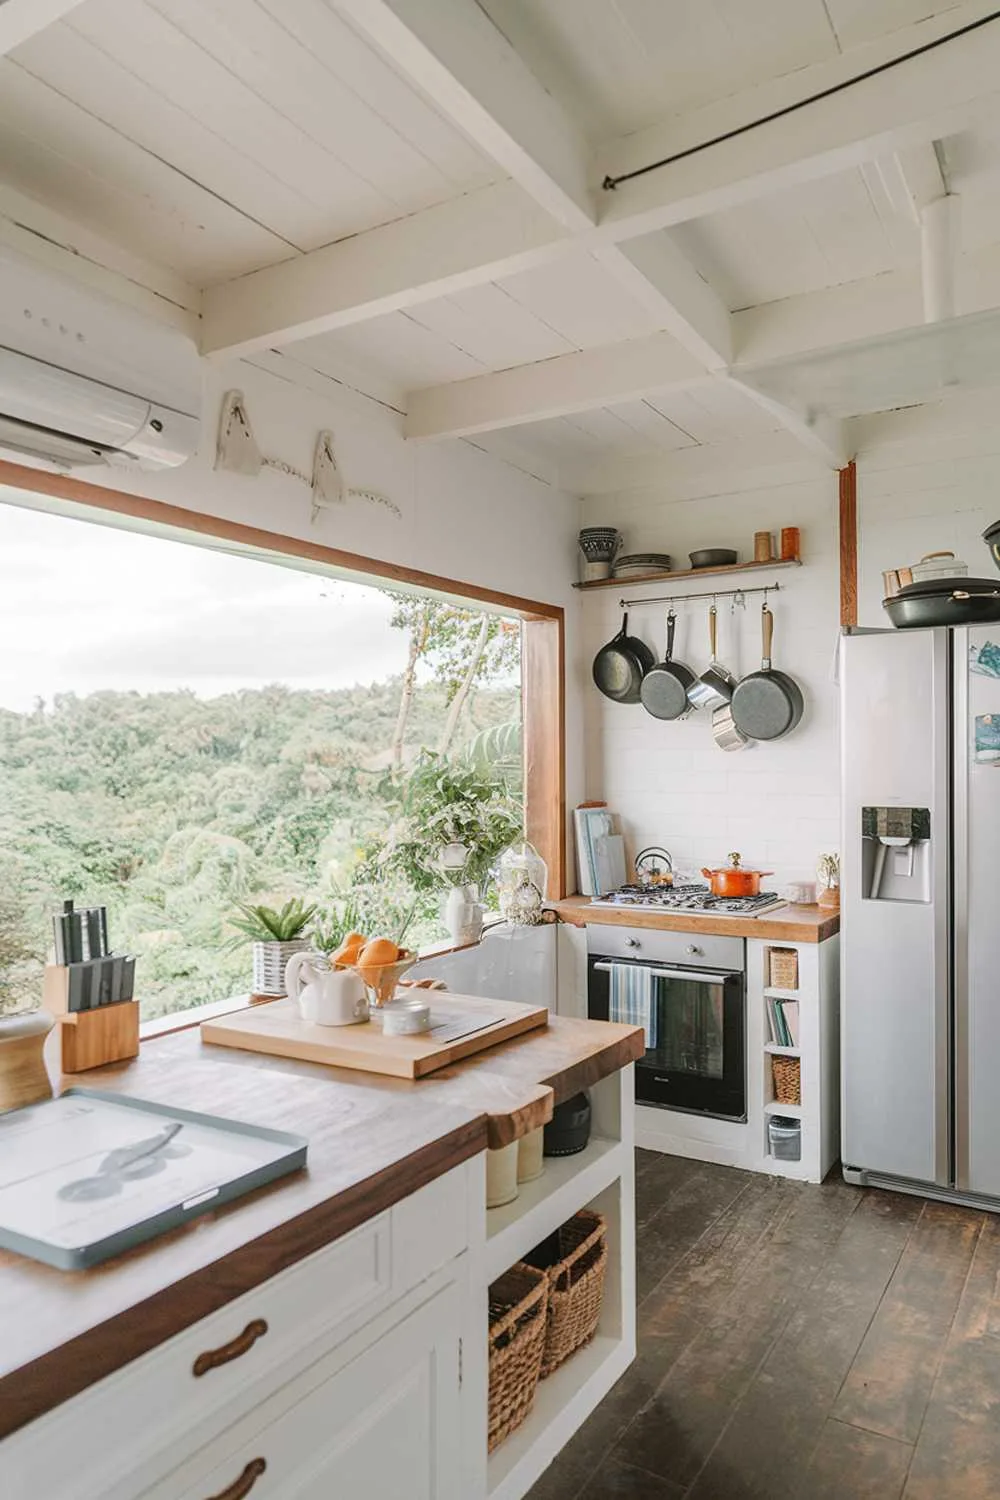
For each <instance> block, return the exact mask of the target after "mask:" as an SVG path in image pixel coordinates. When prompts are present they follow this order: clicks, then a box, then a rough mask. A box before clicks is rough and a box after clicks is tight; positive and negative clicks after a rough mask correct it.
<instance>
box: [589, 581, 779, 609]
mask: <svg viewBox="0 0 1000 1500" xmlns="http://www.w3.org/2000/svg"><path fill="white" fill-rule="evenodd" d="M780 592H781V584H780V583H766V584H764V585H763V586H762V587H757V588H753V589H709V591H708V592H707V593H705V594H657V596H656V598H655V599H619V601H618V608H619V609H638V607H639V605H640V604H687V602H688V600H689V599H745V598H746V597H747V595H748V594H764V595H767V594H778V593H780Z"/></svg>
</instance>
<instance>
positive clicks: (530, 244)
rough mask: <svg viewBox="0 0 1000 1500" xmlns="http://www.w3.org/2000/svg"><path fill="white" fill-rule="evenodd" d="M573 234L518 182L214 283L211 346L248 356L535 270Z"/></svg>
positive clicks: (206, 339) (208, 315) (215, 351)
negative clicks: (557, 224)
mask: <svg viewBox="0 0 1000 1500" xmlns="http://www.w3.org/2000/svg"><path fill="white" fill-rule="evenodd" d="M564 236H565V231H563V230H559V229H558V228H557V227H556V226H555V225H553V223H552V220H551V219H550V218H549V216H548V214H546V213H545V212H543V210H542V209H540V208H538V206H537V205H536V204H535V203H533V202H532V201H531V199H530V198H527V197H526V196H525V194H524V193H523V192H522V191H521V189H520V188H519V187H518V186H517V184H516V183H513V182H502V183H497V184H496V185H495V186H492V187H485V188H479V189H478V190H477V191H476V192H473V193H465V194H464V195H463V196H462V197H461V198H452V199H449V200H448V202H446V203H438V204H435V205H434V206H433V207H432V208H425V209H423V210H421V212H420V213H416V214H410V215H409V216H408V217H407V218H405V219H395V220H394V221H393V222H392V223H391V224H383V225H380V226H379V228H377V229H369V230H367V231H366V232H365V233H364V234H356V235H353V236H352V237H351V238H350V239H345V240H338V241H337V242H336V243H335V244H332V245H324V246H323V247H322V248H321V249H319V250H311V251H309V253H308V254H306V255H299V256H296V257H295V258H294V259H293V260H288V261H283V262H282V263H281V264H280V265H277V266H267V267H265V268H264V269H263V270H261V271H252V272H251V273H250V274H249V275H247V276H241V277H238V278H237V279H236V280H235V281H227V282H224V283H222V284H221V285H219V286H214V287H209V288H207V289H206V291H205V293H204V298H203V314H204V325H203V333H202V345H201V348H202V353H203V354H209V355H224V354H225V355H234V354H248V353H251V352H252V351H253V350H255V349H264V348H268V347H270V346H272V345H275V344H287V343H292V342H294V341H295V340H296V339H304V338H310V337H311V336H312V335H313V334H318V333H329V332H330V331H331V330H332V329H335V328H346V327H348V326H349V325H350V324H352V323H360V322H363V321H364V320H365V319H366V318H375V317H378V316H380V315H381V314H382V313H387V312H397V311H399V310H400V309H401V308H407V307H413V306H416V305H417V304H419V303H421V302H427V301H430V300H431V299H432V298H434V297H444V296H447V295H448V293H450V292H457V291H463V290H464V289H465V288H466V287H470V286H480V285H482V283H483V282H484V281H492V280H493V279H494V278H495V277H497V276H509V275H512V274H513V273H514V272H515V271H519V270H520V271H524V270H530V269H531V268H532V267H533V266H537V265H541V264H543V263H544V262H545V261H546V260H550V259H551V258H552V257H553V256H555V255H558V254H560V253H561V245H560V241H561V239H562V238H563V237H564Z"/></svg>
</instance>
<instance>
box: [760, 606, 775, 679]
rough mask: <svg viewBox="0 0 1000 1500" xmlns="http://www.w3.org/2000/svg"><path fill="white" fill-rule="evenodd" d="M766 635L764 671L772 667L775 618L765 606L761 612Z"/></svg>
mask: <svg viewBox="0 0 1000 1500" xmlns="http://www.w3.org/2000/svg"><path fill="white" fill-rule="evenodd" d="M761 621H762V623H763V627H764V629H763V635H764V670H765V671H767V669H768V668H769V667H770V665H771V648H772V646H773V645H774V616H773V615H772V613H771V611H770V610H769V609H768V607H767V605H766V604H765V605H764V607H763V610H762V611H761Z"/></svg>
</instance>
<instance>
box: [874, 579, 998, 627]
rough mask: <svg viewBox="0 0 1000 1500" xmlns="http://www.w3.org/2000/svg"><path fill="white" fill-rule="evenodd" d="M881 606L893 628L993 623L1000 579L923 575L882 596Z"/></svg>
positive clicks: (996, 609)
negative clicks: (885, 597)
mask: <svg viewBox="0 0 1000 1500" xmlns="http://www.w3.org/2000/svg"><path fill="white" fill-rule="evenodd" d="M882 608H883V609H884V610H885V612H886V614H887V615H888V616H889V619H890V620H891V621H892V623H893V625H895V627H896V629H897V630H925V629H927V628H928V627H930V626H934V625H988V624H993V623H994V622H995V621H997V620H1000V583H997V582H996V581H995V580H994V579H992V578H927V579H924V580H923V582H921V583H910V584H908V585H907V586H906V588H904V589H900V591H899V593H898V594H894V595H893V596H892V598H891V599H883V601H882Z"/></svg>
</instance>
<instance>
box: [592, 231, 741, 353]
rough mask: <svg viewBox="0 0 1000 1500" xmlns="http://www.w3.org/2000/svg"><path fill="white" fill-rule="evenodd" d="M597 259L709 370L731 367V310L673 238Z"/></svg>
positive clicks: (636, 243) (634, 244)
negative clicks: (729, 365) (683, 253)
mask: <svg viewBox="0 0 1000 1500" xmlns="http://www.w3.org/2000/svg"><path fill="white" fill-rule="evenodd" d="M595 254H596V256H597V259H598V260H599V261H601V263H602V264H603V265H604V266H605V267H606V268H607V269H608V270H609V271H611V272H612V274H613V275H614V276H615V277H616V278H617V280H618V281H620V282H621V283H622V285H623V286H625V287H627V288H628V290H629V291H630V292H631V293H632V295H633V296H634V297H635V298H636V299H637V301H639V302H642V303H643V305H644V306H645V307H646V308H648V310H649V312H650V314H651V316H652V317H654V318H655V319H656V321H657V323H658V325H659V326H660V327H661V328H665V329H666V330H667V332H668V333H672V334H673V336H674V338H675V339H676V340H677V342H678V343H679V344H683V346H684V348H685V349H687V350H688V352H689V353H690V354H693V355H694V356H695V358H696V359H698V360H700V361H701V363H702V364H703V365H704V366H705V368H706V369H707V370H723V369H725V367H726V366H727V365H728V364H729V363H730V362H731V360H732V357H733V335H732V319H731V317H730V314H729V309H728V307H727V306H726V305H725V303H724V302H723V300H722V298H721V297H720V296H719V295H718V293H717V292H716V291H715V290H714V289H713V288H712V287H710V286H709V284H708V282H707V281H706V280H705V278H704V277H703V276H702V275H700V273H699V272H698V271H696V270H695V268H694V266H692V265H691V263H690V262H689V261H688V260H687V259H686V258H685V256H684V255H682V254H681V251H680V250H679V249H678V248H677V246H676V245H675V244H674V242H673V241H672V240H671V239H670V237H669V235H668V234H666V233H664V232H662V231H661V232H659V233H657V234H647V235H643V236H642V237H641V238H640V239H636V240H630V241H629V242H628V244H626V245H605V246H602V247H600V248H599V249H598V250H597V251H595Z"/></svg>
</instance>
